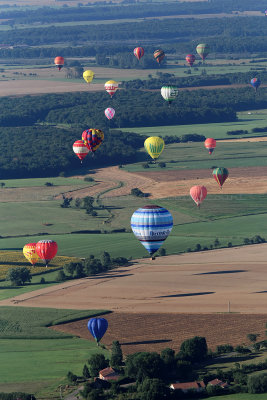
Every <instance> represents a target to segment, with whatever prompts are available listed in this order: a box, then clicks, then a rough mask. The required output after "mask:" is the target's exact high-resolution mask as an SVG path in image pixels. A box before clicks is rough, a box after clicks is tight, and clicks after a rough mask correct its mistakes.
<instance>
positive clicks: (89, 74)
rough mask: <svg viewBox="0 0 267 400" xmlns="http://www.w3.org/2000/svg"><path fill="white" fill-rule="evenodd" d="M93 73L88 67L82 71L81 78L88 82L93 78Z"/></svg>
mask: <svg viewBox="0 0 267 400" xmlns="http://www.w3.org/2000/svg"><path fill="white" fill-rule="evenodd" d="M94 76H95V73H94V72H93V71H91V70H90V69H88V70H86V71H84V73H83V79H84V80H85V82H87V83H90V82H92V80H93V79H94Z"/></svg>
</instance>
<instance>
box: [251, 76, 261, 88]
mask: <svg viewBox="0 0 267 400" xmlns="http://www.w3.org/2000/svg"><path fill="white" fill-rule="evenodd" d="M250 84H251V86H253V87H254V89H255V91H257V89H258V87H259V86H260V84H261V81H260V78H252V79H251V81H250Z"/></svg>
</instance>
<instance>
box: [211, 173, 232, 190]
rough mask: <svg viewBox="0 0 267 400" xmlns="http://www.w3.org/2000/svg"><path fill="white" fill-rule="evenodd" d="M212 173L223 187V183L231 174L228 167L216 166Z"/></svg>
mask: <svg viewBox="0 0 267 400" xmlns="http://www.w3.org/2000/svg"><path fill="white" fill-rule="evenodd" d="M212 175H213V177H214V179H215V181H216V182H217V183H218V185H220V187H221V189H222V185H223V184H224V182H225V181H226V179H227V178H228V175H229V174H228V170H227V169H226V168H215V169H214V170H213V171H212Z"/></svg>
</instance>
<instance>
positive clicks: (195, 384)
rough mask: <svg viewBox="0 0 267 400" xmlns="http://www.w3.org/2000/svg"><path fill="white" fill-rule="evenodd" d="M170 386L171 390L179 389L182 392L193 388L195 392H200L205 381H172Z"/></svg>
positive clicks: (203, 387)
mask: <svg viewBox="0 0 267 400" xmlns="http://www.w3.org/2000/svg"><path fill="white" fill-rule="evenodd" d="M170 388H171V389H173V390H177V389H180V390H182V391H183V392H184V393H187V392H188V390H191V389H195V390H196V391H197V392H201V391H202V390H203V389H205V383H204V382H203V381H194V382H180V383H172V384H171V385H170Z"/></svg>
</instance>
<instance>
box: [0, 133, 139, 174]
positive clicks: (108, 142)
mask: <svg viewBox="0 0 267 400" xmlns="http://www.w3.org/2000/svg"><path fill="white" fill-rule="evenodd" d="M81 133H82V130H81V129H79V128H74V127H73V128H71V129H56V128H54V127H48V126H39V127H36V126H31V127H20V128H2V129H1V135H0V146H1V148H2V152H1V154H0V174H1V177H2V178H3V179H9V178H26V177H45V176H56V175H59V174H64V175H66V174H67V173H68V172H69V171H72V170H73V169H74V168H80V161H79V159H78V158H77V157H76V156H75V154H74V153H73V151H72V145H73V143H74V141H75V140H77V139H79V138H80V137H81ZM22 138H23V139H22ZM143 143H144V138H143V137H142V136H140V135H136V134H132V133H128V134H127V133H126V132H125V133H123V132H120V131H116V132H109V130H108V129H107V130H106V129H105V140H104V142H103V144H102V145H101V146H100V148H99V149H98V151H97V152H96V153H95V156H94V157H92V155H91V154H88V156H87V158H86V159H85V160H84V162H83V165H85V166H86V167H87V168H88V167H89V168H90V167H91V168H97V167H99V166H108V165H117V164H118V163H121V164H125V163H127V162H135V161H136V157H137V149H139V148H140V147H142V146H143Z"/></svg>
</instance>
